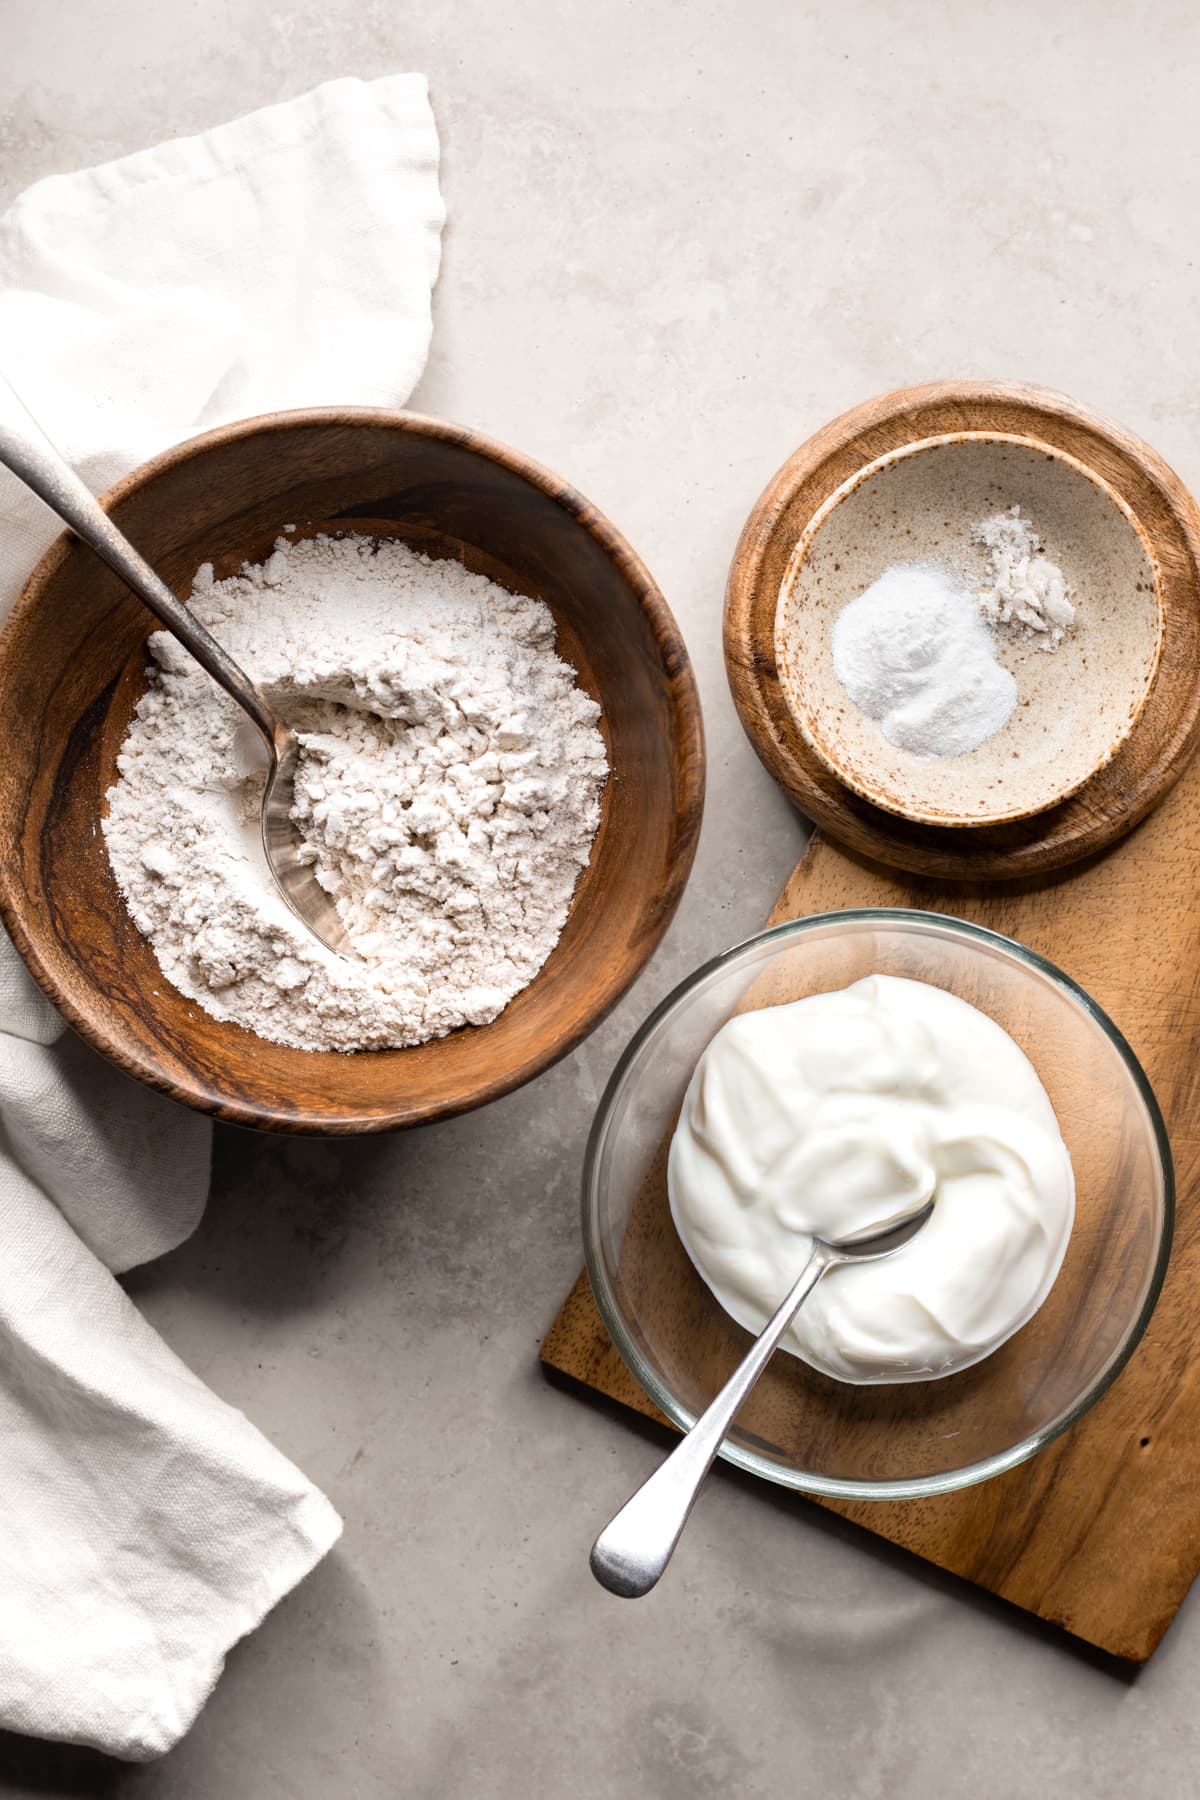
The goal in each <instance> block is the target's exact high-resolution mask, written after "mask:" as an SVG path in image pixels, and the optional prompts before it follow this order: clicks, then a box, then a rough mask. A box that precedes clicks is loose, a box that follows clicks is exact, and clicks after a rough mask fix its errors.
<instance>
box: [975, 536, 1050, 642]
mask: <svg viewBox="0 0 1200 1800" xmlns="http://www.w3.org/2000/svg"><path fill="white" fill-rule="evenodd" d="M971 535H972V537H973V538H974V539H975V542H976V543H977V544H980V545H982V546H983V548H984V549H985V550H986V551H987V553H988V570H987V580H986V582H985V583H984V584H983V586H982V587H980V588H978V589H977V591H976V595H975V598H976V600H977V601H978V603H979V607H980V610H981V611H982V613H983V616H984V618H985V619H986V620H987V621H988V623H989V624H991V625H1009V626H1011V627H1012V628H1013V630H1014V631H1015V632H1016V633H1017V634H1018V635H1019V636H1021V637H1025V638H1036V639H1037V640H1038V647H1039V648H1040V649H1042V650H1057V649H1058V646H1059V645H1060V644H1061V642H1062V640H1063V638H1064V637H1065V636H1066V635H1067V633H1068V631H1070V629H1071V626H1072V624H1073V623H1074V620H1075V606H1074V603H1073V601H1072V599H1071V595H1070V590H1069V589H1068V587H1067V582H1066V577H1065V576H1064V575H1063V572H1062V570H1061V569H1060V568H1059V566H1058V564H1057V563H1056V562H1051V561H1050V558H1049V557H1048V556H1046V555H1044V554H1043V552H1042V540H1041V538H1040V537H1039V536H1038V534H1037V532H1036V531H1035V530H1034V529H1033V526H1032V525H1031V524H1030V522H1029V520H1028V519H1025V518H1022V516H1021V509H1020V507H1019V506H1010V507H1009V509H1008V511H1007V512H998V513H992V514H991V516H990V517H989V518H986V519H982V520H981V521H980V523H979V524H978V525H977V526H976V527H975V529H974V531H973V532H972V533H971Z"/></svg>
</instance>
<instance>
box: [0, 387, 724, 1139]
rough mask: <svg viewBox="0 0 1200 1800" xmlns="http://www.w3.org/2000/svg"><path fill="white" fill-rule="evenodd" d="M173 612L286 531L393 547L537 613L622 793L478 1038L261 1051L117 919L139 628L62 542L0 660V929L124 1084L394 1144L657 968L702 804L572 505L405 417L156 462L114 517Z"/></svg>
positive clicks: (517, 1066)
mask: <svg viewBox="0 0 1200 1800" xmlns="http://www.w3.org/2000/svg"><path fill="white" fill-rule="evenodd" d="M105 504H106V506H107V507H108V509H109V510H110V511H111V512H112V513H113V515H114V517H115V518H116V520H117V522H118V524H120V526H121V527H122V528H123V530H124V531H125V532H126V533H127V535H128V536H129V538H130V539H131V540H132V542H133V543H134V544H136V545H137V546H138V547H139V549H141V550H142V551H143V552H144V553H145V554H146V555H147V556H148V557H149V559H150V560H151V561H152V562H153V563H154V564H155V566H156V567H157V568H158V569H159V571H160V572H161V574H162V575H163V577H164V579H165V580H166V581H168V582H169V583H170V584H171V585H172V586H173V587H174V589H175V591H176V592H177V593H180V594H182V595H184V596H186V595H187V593H188V592H189V591H190V584H191V579H192V576H193V575H194V573H195V571H196V569H197V567H198V566H199V565H200V563H202V562H212V563H214V564H215V568H216V573H217V575H218V577H223V576H226V575H229V574H232V573H234V572H235V571H236V570H237V569H238V568H240V566H241V565H242V563H243V562H245V561H261V560H262V558H263V556H264V555H266V554H268V553H269V551H270V548H271V546H272V544H273V542H274V540H275V538H276V536H277V535H278V534H279V532H280V531H281V530H282V529H283V527H284V525H289V524H290V525H294V526H295V527H296V529H297V531H298V533H299V535H300V536H311V535H313V534H314V533H316V532H318V531H328V532H348V531H355V532H362V533H364V534H367V535H371V536H377V537H395V538H401V539H403V540H405V541H406V542H408V543H411V544H413V545H415V546H416V547H417V548H419V549H421V550H423V551H425V552H427V553H428V554H430V555H432V556H435V557H437V556H452V557H457V558H458V559H459V560H460V561H462V562H464V563H465V564H466V565H467V566H468V567H469V568H471V569H474V570H477V571H479V572H481V573H483V574H486V575H489V576H491V577H492V578H493V579H494V580H496V581H498V582H500V583H501V584H502V585H503V586H505V587H508V588H510V589H512V590H515V591H518V592H521V593H525V594H532V595H534V596H536V597H538V598H540V599H542V600H544V601H545V602H546V604H547V605H548V606H549V607H550V610H551V612H552V613H553V615H554V620H555V625H556V628H557V632H558V644H559V649H560V652H561V654H562V655H563V656H564V658H565V659H566V660H567V661H569V662H570V663H571V664H572V665H573V666H574V668H575V669H576V670H577V671H578V676H579V680H580V683H581V685H582V686H583V687H584V688H585V689H586V690H587V692H588V693H589V694H591V695H592V696H593V698H594V699H596V700H597V701H598V702H599V704H600V707H601V713H602V718H601V729H602V731H603V732H604V735H605V740H606V744H607V748H608V758H609V765H610V768H611V776H610V779H609V782H608V785H607V788H606V790H605V794H604V798H603V801H602V809H601V820H600V826H599V830H598V832H597V835H596V840H595V843H594V844H593V846H592V854H591V860H590V862H589V863H588V866H587V868H586V870H585V871H584V872H583V874H582V875H581V877H580V879H579V883H578V885H577V888H576V891H575V896H574V900H573V902H572V906H571V911H570V914H569V916H568V919H567V922H566V925H565V927H564V929H563V933H562V936H561V938H560V939H559V942H558V944H557V945H556V947H555V949H554V951H553V952H552V954H551V956H550V957H549V959H548V960H547V962H546V963H545V964H544V966H543V967H542V969H541V970H540V972H539V973H538V975H537V976H536V978H535V979H534V981H533V982H532V983H531V984H530V985H529V986H528V987H527V988H526V989H525V990H524V991H523V992H522V993H520V994H518V995H517V996H516V998H515V999H514V1000H513V1001H512V1002H511V1003H510V1004H509V1005H508V1006H507V1007H506V1008H505V1010H504V1011H503V1013H501V1015H500V1016H499V1018H497V1019H495V1020H494V1021H493V1022H492V1023H491V1024H490V1025H485V1026H478V1027H468V1028H466V1029H464V1030H461V1031H456V1032H453V1033H452V1034H451V1035H450V1036H449V1037H445V1038H438V1039H436V1040H434V1041H432V1042H430V1043H427V1044H422V1045H419V1046H417V1047H415V1048H412V1049H406V1050H384V1051H360V1052H358V1053H357V1054H355V1055H351V1056H346V1055H338V1054H336V1053H335V1052H332V1051H329V1052H305V1051H302V1050H294V1049H291V1048H288V1047H287V1046H285V1045H282V1044H272V1043H268V1042H266V1041H265V1040H264V1039H262V1038H259V1037H256V1036H254V1035H253V1034H252V1033H251V1032H249V1031H246V1030H244V1029H243V1028H242V1027H241V1026H238V1025H233V1024H230V1023H228V1022H224V1021H221V1020H218V1019H214V1018H212V1017H211V1016H210V1015H209V1014H208V1013H206V1012H204V1011H203V1010H202V1009H201V1008H200V1007H199V1006H197V1005H195V1004H194V1003H193V1002H192V1001H191V1000H188V999H185V998H184V996H183V995H182V994H180V993H178V992H177V991H176V990H175V989H174V988H173V987H172V986H171V985H170V983H169V982H168V981H167V980H166V979H165V977H164V976H163V974H162V971H161V970H160V968H159V966H158V963H157V962H156V961H155V958H154V955H153V952H152V951H151V949H150V946H149V944H148V943H147V942H146V940H145V939H144V938H143V937H142V936H141V935H140V933H139V932H138V930H137V928H136V927H135V926H134V924H133V921H132V920H131V919H130V917H129V914H128V912H127V911H126V908H125V904H124V901H123V900H122V898H121V895H120V893H119V891H118V889H117V885H116V882H115V880H114V878H113V874H112V870H111V868H110V867H109V862H108V856H107V853H106V851H105V846H104V839H103V835H102V833H101V830H100V819H101V815H102V810H103V807H104V804H105V794H106V793H107V791H108V789H109V788H110V787H111V786H112V784H113V782H114V780H115V778H116V773H117V770H116V757H117V753H118V751H119V749H120V747H121V743H122V740H123V738H124V736H125V732H126V730H127V728H128V724H129V720H130V717H131V714H132V712H133V708H134V706H135V705H136V704H137V701H138V698H139V696H140V695H141V693H142V692H143V691H144V688H145V680H146V651H145V641H146V638H147V636H148V635H149V633H150V632H151V631H152V630H153V629H154V628H155V622H154V620H152V619H151V617H150V615H149V614H148V613H147V611H146V610H145V608H144V607H143V606H141V605H140V604H139V602H138V601H136V600H135V599H133V597H132V596H131V595H130V594H129V593H128V591H127V590H126V589H125V588H124V587H123V586H122V585H121V583H120V582H119V581H118V580H117V578H116V576H114V575H113V574H111V573H110V571H109V570H108V569H106V568H104V567H103V566H102V565H101V564H100V562H99V561H98V560H97V558H96V557H95V556H94V555H93V554H92V552H91V551H89V550H87V549H86V548H84V546H83V545H81V544H80V543H79V542H78V541H77V540H76V539H75V538H73V537H70V536H64V537H62V538H60V539H59V540H58V542H57V543H56V544H55V545H54V546H53V547H52V548H51V549H50V550H49V551H48V552H47V554H46V556H45V557H44V558H43V560H42V562H41V563H40V564H39V566H38V568H37V569H36V570H35V571H34V573H33V575H32V577H31V578H30V581H29V583H28V585H27V586H26V589H25V592H24V594H23V595H22V596H21V598H20V600H19V601H18V602H17V605H16V608H15V609H14V611H13V613H12V615H11V617H10V618H9V620H8V623H7V625H6V627H5V630H4V634H3V637H2V638H0V741H2V742H3V743H4V746H5V754H4V758H3V759H2V761H0V829H2V830H3V833H4V841H5V843H6V845H7V846H8V849H7V852H6V855H5V857H4V858H3V860H2V862H0V912H2V913H3V917H4V921H5V923H6V925H7V926H8V928H9V931H10V932H11V933H12V936H13V938H14V940H15V942H16V944H17V947H18V949H19V950H20V951H21V954H22V955H23V956H24V958H25V961H26V962H27V964H28V965H29V968H30V969H31V970H32V972H33V974H34V976H35V977H36V978H37V980H38V981H39V982H40V983H41V985H42V987H43V988H44V989H45V991H46V993H47V994H48V995H49V996H50V998H51V999H52V1000H53V1001H54V1002H55V1004H56V1005H57V1006H58V1007H59V1008H60V1010H61V1011H62V1012H63V1013H64V1014H65V1015H66V1017H67V1018H68V1019H69V1021H70V1022H71V1024H72V1025H74V1026H75V1028H76V1030H77V1031H79V1032H80V1033H81V1035H82V1036H83V1037H85V1038H86V1039H87V1041H88V1042H89V1043H90V1044H92V1045H93V1046H94V1047H95V1048H96V1049H97V1050H100V1051H102V1052H103V1053H104V1054H105V1055H106V1056H108V1057H110V1058H111V1059H112V1061H113V1062H115V1063H116V1064H117V1065H118V1066H119V1067H120V1068H122V1069H124V1070H125V1071H127V1073H129V1074H130V1075H134V1076H136V1077H137V1078H138V1079H139V1080H142V1081H145V1082H147V1083H148V1084H149V1085H150V1086H152V1087H156V1088H159V1089H161V1090H162V1091H163V1092H164V1093H167V1094H170V1095H172V1096H173V1097H174V1098H175V1099H177V1100H181V1101H185V1102H186V1103H187V1104H188V1105H190V1106H194V1107H198V1108H199V1109H200V1110H202V1111H204V1112H211V1113H215V1114H217V1115H218V1116H219V1117H221V1118H225V1119H232V1120H234V1121H235V1122H237V1123H238V1124H242V1125H252V1126H259V1127H264V1128H270V1129H274V1130H280V1131H311V1132H363V1131H383V1130H387V1129H389V1128H392V1127H395V1126H400V1125H411V1124H416V1123H419V1122H421V1121H424V1120H429V1119H436V1118H441V1117H445V1116H446V1115H448V1114H450V1113H455V1112H462V1111H464V1110H465V1109H466V1108H468V1107H471V1106H478V1105H480V1104H481V1103H482V1102H483V1101H485V1100H490V1099H493V1098H495V1097H496V1096H497V1095H499V1094H503V1093H507V1092H508V1091H509V1090H510V1089H512V1088H515V1087H517V1086H518V1085H519V1084H520V1083H521V1082H524V1081H527V1080H529V1078H530V1077H531V1076H533V1075H536V1074H537V1073H538V1072H539V1071H540V1070H542V1069H544V1068H545V1067H546V1066H547V1065H548V1064H549V1063H551V1062H553V1061H554V1060H555V1058H556V1057H559V1056H562V1055H563V1054H564V1053H565V1052H566V1051H567V1050H569V1049H570V1048H571V1047H572V1045H574V1044H576V1043H578V1042H579V1040H580V1039H581V1038H582V1037H584V1036H585V1035H586V1034H587V1032H589V1031H590V1030H591V1029H592V1028H593V1026H595V1025H596V1024H597V1022H598V1021H599V1020H600V1019H601V1018H602V1017H603V1016H604V1014H605V1013H606V1012H607V1011H608V1009H609V1008H610V1007H611V1006H612V1005H613V1004H614V1003H615V1002H616V1001H617V1000H618V999H619V997H620V996H621V994H622V993H623V992H624V991H625V989H626V988H627V987H628V986H629V984H630V982H631V981H632V980H633V979H634V977H635V976H636V975H637V973H638V971H639V970H640V969H641V968H642V966H643V964H644V963H645V962H646V960H647V958H648V957H649V956H650V954H651V952H652V951H653V949H654V947H655V945H656V944H657V943H658V940H659V938H660V937H661V936H662V933H663V932H664V930H665V929H666V926H667V923H668V921H669V920H670V918H671V915H672V913H673V912H674V910H675V907H676V904H677V903H678V900H679V897H680V895H681V893H682V891H683V887H684V884H685V882H686V880H687V876H688V872H689V869H690V867H691V862H692V856H693V853H694V850H695V844H696V838H697V834H698V831H699V825H700V813H701V807H702V803H703V792H704V748H703V738H702V734H701V725H700V709H699V702H698V699H697V695H696V687H695V682H694V680H693V677H692V672H691V667H690V664H689V662H688V657H687V652H686V650H685V649H684V646H683V642H682V640H681V638H680V636H679V633H678V631H677V629H676V626H675V622H674V620H673V619H672V617H671V614H670V612H669V610H668V608H667V606H666V603H665V601H664V600H663V597H662V595H661V594H660V593H659V591H658V589H657V587H656V586H655V585H654V582H653V581H652V580H651V578H650V575H649V574H648V572H647V571H646V569H645V568H644V567H643V565H642V564H641V563H640V562H639V561H638V559H637V557H636V556H635V555H634V553H633V551H632V550H631V549H630V547H629V545H628V544H627V543H626V542H625V540H624V539H623V538H622V537H621V536H620V534H619V533H618V532H617V531H616V530H615V529H614V528H613V526H612V525H610V524H609V522H608V521H607V519H605V518H604V517H603V516H602V515H601V514H599V513H598V512H597V511H596V510H595V509H594V508H593V507H592V506H590V505H589V504H588V502H587V501H586V500H584V499H583V497H582V496H581V495H579V494H577V493H575V492H574V491H573V489H571V488H569V487H568V486H567V485H566V484H565V483H564V482H562V481H560V480H558V479H557V477H555V476H553V475H551V474H549V473H548V472H547V471H546V470H544V469H541V468H539V467H538V465H537V464H536V463H533V462H531V461H530V460H529V459H528V458H526V457H524V456H521V455H520V454H519V453H518V452H516V451H513V450H509V449H506V448H505V447H504V446H503V445H501V444H497V443H494V442H492V441H491V440H489V439H487V438H483V437H480V436H478V435H477V434H475V433H473V432H470V431H466V430H464V429H463V428H462V427H460V426H455V425H446V424H442V423H440V422H439V421H438V420H436V419H426V418H421V417H418V416H417V415H415V414H408V413H391V412H377V411H374V410H371V409H367V408H351V409H345V410H332V409H321V410H314V411H307V412H295V413H278V414H273V415H271V416H269V417H266V418H261V419H247V420H244V421H242V422H240V423H238V424H234V425H229V426H225V427H222V428H221V429H220V430H218V431H213V432H210V433H208V434H207V435H206V436H204V437H200V438H196V439H193V440H192V441H191V442H189V443H186V444H181V445H179V446H178V447H177V448H175V449H172V450H169V451H167V452H166V453H165V454H164V455H162V456H160V457H158V458H157V459H156V460H155V461H154V462H151V463H148V464H147V465H146V466H145V467H144V468H142V469H138V470H136V471H135V472H134V474H132V475H130V476H129V477H127V479H126V480H124V481H122V482H121V483H120V484H119V485H118V486H117V487H115V488H113V489H112V490H111V492H110V493H109V494H108V495H107V496H105Z"/></svg>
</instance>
